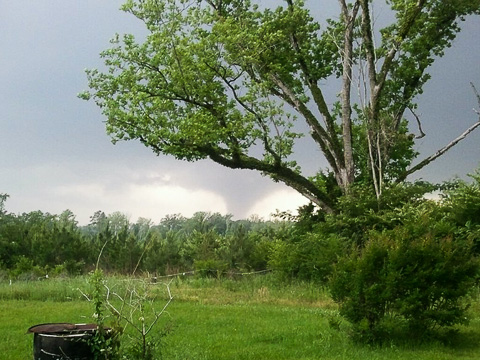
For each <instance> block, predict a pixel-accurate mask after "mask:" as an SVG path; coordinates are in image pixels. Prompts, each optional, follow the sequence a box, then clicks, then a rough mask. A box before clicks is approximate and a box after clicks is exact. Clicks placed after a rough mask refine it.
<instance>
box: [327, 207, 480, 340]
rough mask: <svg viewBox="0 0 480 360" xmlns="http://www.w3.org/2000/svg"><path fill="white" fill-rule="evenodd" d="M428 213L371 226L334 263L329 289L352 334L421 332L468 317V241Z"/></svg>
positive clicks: (471, 275) (474, 269) (471, 268)
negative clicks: (391, 225) (390, 225)
mask: <svg viewBox="0 0 480 360" xmlns="http://www.w3.org/2000/svg"><path fill="white" fill-rule="evenodd" d="M419 215H420V214H419ZM429 215H433V214H428V213H425V214H423V216H418V217H417V219H416V221H412V222H409V223H408V224H403V225H402V226H399V227H397V228H395V229H393V230H384V231H382V232H375V231H372V232H370V233H369V236H368V240H367V242H366V244H365V246H364V247H362V248H355V249H354V250H353V251H351V252H350V253H349V254H347V255H345V256H343V257H342V258H341V259H340V260H339V262H338V263H337V265H336V267H335V270H334V273H333V275H332V277H331V279H330V290H331V294H332V297H333V299H334V300H335V301H336V302H338V304H339V306H340V313H341V314H342V315H343V316H344V317H345V318H346V319H347V320H348V321H349V322H350V323H351V324H352V325H353V333H354V336H355V337H356V338H357V339H359V340H362V341H368V342H369V341H378V340H383V339H386V338H388V337H390V336H392V335H393V334H394V333H397V332H398V331H408V333H409V334H410V335H413V334H414V335H415V336H416V337H417V338H424V337H425V336H427V335H428V334H432V333H433V331H435V330H438V329H440V328H445V327H451V326H453V325H456V324H461V323H465V322H466V321H467V314H466V310H467V308H468V305H467V304H466V303H465V298H466V296H467V295H468V293H469V291H470V290H471V289H472V288H473V286H474V285H475V280H476V278H477V276H478V273H479V261H478V259H477V258H476V257H475V256H474V254H473V252H472V241H471V240H470V239H468V237H459V236H456V235H455V234H456V233H455V231H454V230H455V229H454V228H453V227H452V226H451V225H450V224H449V223H447V222H444V221H442V220H438V219H435V218H434V217H430V216H429Z"/></svg>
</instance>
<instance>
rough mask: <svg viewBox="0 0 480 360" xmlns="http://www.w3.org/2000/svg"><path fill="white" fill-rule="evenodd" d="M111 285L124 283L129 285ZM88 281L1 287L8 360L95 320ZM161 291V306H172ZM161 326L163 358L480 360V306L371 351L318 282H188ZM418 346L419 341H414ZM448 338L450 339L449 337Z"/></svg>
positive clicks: (1, 329) (178, 284)
mask: <svg viewBox="0 0 480 360" xmlns="http://www.w3.org/2000/svg"><path fill="white" fill-rule="evenodd" d="M109 281H113V282H114V281H117V283H118V282H121V281H122V280H121V279H113V280H109ZM78 288H80V289H85V288H87V283H86V280H85V279H84V278H77V279H63V280H61V279H50V280H48V281H43V282H30V283H13V284H12V285H9V284H8V283H1V284H0V339H1V341H0V359H5V360H22V359H31V358H32V355H31V354H32V342H33V338H32V335H29V334H26V330H27V329H28V328H29V327H30V326H32V325H35V324H39V323H45V322H77V323H78V322H91V321H92V312H93V307H92V304H91V303H89V302H88V301H86V300H85V298H84V297H83V295H82V294H81V293H80V292H79V291H78V290H77V289H78ZM164 288H165V287H164V286H163V285H162V284H158V285H155V289H157V292H158V300H156V301H157V304H158V307H159V308H161V307H162V306H163V304H164V303H165V299H164V298H163V296H162V293H163V291H164ZM171 292H172V295H173V296H174V298H175V300H174V301H173V302H172V303H171V305H170V306H169V307H168V309H167V310H168V311H167V313H165V314H164V316H163V317H162V318H161V322H160V323H159V324H158V326H157V327H156V329H157V331H158V332H163V331H164V330H165V329H166V328H168V332H167V334H166V335H165V336H163V337H161V340H160V345H161V349H162V355H163V356H162V358H163V359H195V360H196V359H249V360H251V359H369V360H371V359H405V360H406V359H409V360H410V359H418V360H423V359H425V360H426V359H432V360H434V359H435V360H441V359H479V358H480V301H479V297H478V294H477V295H476V297H475V298H474V299H473V300H474V303H473V306H472V308H471V318H472V319H471V322H470V324H469V325H468V326H464V327H463V326H462V327H458V328H457V330H458V332H457V333H456V334H454V335H451V336H449V337H448V339H447V340H448V341H440V340H432V341H430V342H428V343H423V344H418V343H415V342H414V341H411V342H409V341H406V342H405V341H404V342H402V343H401V344H400V343H388V344H384V345H382V346H366V345H359V344H357V343H354V342H353V341H352V340H351V339H350V338H349V336H348V331H349V326H348V324H347V323H346V322H344V321H340V318H339V316H338V313H337V310H336V306H335V304H333V302H332V301H331V300H330V298H329V296H328V294H327V293H326V292H325V291H323V290H321V289H318V288H317V287H315V286H314V285H313V284H291V285H281V284H280V283H278V282H276V281H274V280H272V278H271V277H268V276H262V277H256V278H251V279H245V280H242V281H230V280H222V281H219V280H212V279H203V280H202V279H185V280H177V281H175V282H173V283H172V284H171ZM412 340H413V339H412ZM444 340H445V339H444Z"/></svg>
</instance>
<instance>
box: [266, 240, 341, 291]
mask: <svg viewBox="0 0 480 360" xmlns="http://www.w3.org/2000/svg"><path fill="white" fill-rule="evenodd" d="M343 250H344V244H343V243H342V241H341V240H340V239H339V237H337V236H335V235H333V234H332V235H330V234H321V233H307V234H305V235H302V236H299V237H298V239H295V237H293V238H292V239H291V240H290V241H289V242H284V241H277V242H275V244H274V245H273V248H272V250H271V254H270V257H269V266H270V268H271V269H272V270H274V271H276V272H278V273H279V274H280V275H281V276H283V277H284V278H287V279H290V278H298V279H302V280H313V281H316V282H319V283H325V282H326V280H327V278H328V277H329V276H330V274H331V272H332V267H333V266H334V264H335V263H336V261H337V258H338V256H340V254H342V253H343Z"/></svg>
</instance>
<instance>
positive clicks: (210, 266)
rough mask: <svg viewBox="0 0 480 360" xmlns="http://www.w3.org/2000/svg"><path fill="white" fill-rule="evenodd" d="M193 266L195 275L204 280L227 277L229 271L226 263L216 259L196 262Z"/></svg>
mask: <svg viewBox="0 0 480 360" xmlns="http://www.w3.org/2000/svg"><path fill="white" fill-rule="evenodd" d="M193 266H194V269H195V274H197V275H198V276H199V277H202V278H206V277H215V278H220V277H222V276H225V275H226V273H227V270H228V264H227V263H226V262H224V261H222V260H216V259H208V260H195V261H194V263H193Z"/></svg>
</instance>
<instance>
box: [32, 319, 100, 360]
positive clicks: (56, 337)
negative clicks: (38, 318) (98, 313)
mask: <svg viewBox="0 0 480 360" xmlns="http://www.w3.org/2000/svg"><path fill="white" fill-rule="evenodd" d="M96 330H97V325H96V324H69V323H53V324H40V325H35V326H32V327H31V328H30V329H28V332H29V333H33V334H34V336H33V359H34V360H54V359H55V360H67V359H68V360H93V358H94V356H93V352H92V349H91V347H90V345H89V344H88V340H89V339H90V338H92V336H93V335H94V333H95V331H96Z"/></svg>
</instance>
